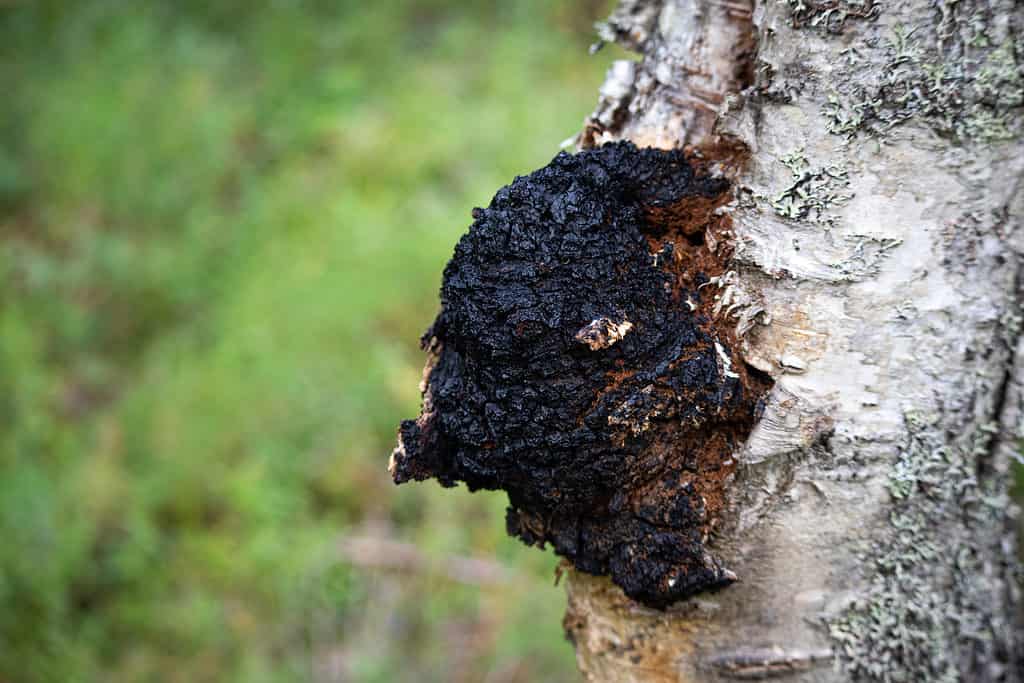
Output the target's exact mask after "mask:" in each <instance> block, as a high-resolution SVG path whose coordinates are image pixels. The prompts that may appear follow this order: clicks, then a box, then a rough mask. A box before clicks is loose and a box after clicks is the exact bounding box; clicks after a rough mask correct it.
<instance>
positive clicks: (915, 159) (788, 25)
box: [565, 0, 1024, 681]
mask: <svg viewBox="0 0 1024 683" xmlns="http://www.w3.org/2000/svg"><path fill="white" fill-rule="evenodd" d="M1022 15H1024V5H1022V4H1021V3H1015V2H1012V1H1011V0H959V1H957V0H934V1H932V0H904V1H901V2H895V3H889V4H877V3H875V2H874V1H873V0H758V1H757V2H750V0H623V1H622V2H621V3H620V6H619V7H618V9H617V10H616V11H615V12H614V13H613V15H612V17H610V18H609V20H608V22H607V23H606V24H604V25H603V26H602V27H601V30H602V37H603V38H605V39H606V40H615V41H618V42H620V43H621V44H623V45H625V46H626V47H628V48H631V49H633V50H635V51H637V52H639V53H640V55H641V58H640V60H639V61H636V62H632V61H620V62H616V63H615V64H614V65H613V67H612V68H611V69H610V71H609V74H608V78H607V81H606V83H605V84H604V86H603V87H602V89H601V97H600V100H599V103H598V106H597V109H596V110H595V112H594V114H593V115H592V117H591V118H590V119H589V120H588V122H587V124H586V127H585V129H584V131H583V133H582V135H581V137H580V145H581V146H583V147H589V146H594V145H599V144H601V143H603V142H605V141H608V140H614V139H621V138H627V139H631V140H633V141H634V142H636V143H637V144H640V145H652V146H658V147H665V148H668V147H689V148H690V149H692V150H693V151H694V153H695V154H699V155H703V156H704V157H705V159H707V160H708V161H710V162H711V163H712V164H713V165H716V167H717V168H718V169H719V170H720V171H721V172H722V173H724V174H726V175H728V176H729V177H730V178H731V179H732V181H733V183H734V189H735V197H734V201H733V202H732V204H731V205H730V206H729V212H730V215H731V218H732V231H733V233H734V240H735V250H736V251H735V257H734V262H733V264H732V268H731V270H730V271H729V272H728V273H726V275H724V276H722V277H719V278H717V281H716V282H714V283H713V284H712V285H711V286H713V287H715V288H716V289H717V291H716V296H718V297H719V303H720V304H721V305H720V306H719V307H718V309H719V313H718V315H719V316H722V317H723V318H731V319H732V320H734V321H735V323H736V325H737V332H738V333H740V334H741V336H742V339H743V355H744V358H745V360H746V362H747V363H749V364H750V365H751V366H753V367H755V368H758V369H760V370H762V371H763V372H766V373H768V374H770V375H771V376H772V377H773V378H774V380H775V386H774V388H773V389H772V393H771V394H770V397H769V400H768V404H767V407H766V411H765V413H764V416H763V418H762V419H761V422H760V423H759V425H758V426H757V427H756V428H755V430H754V432H753V434H752V435H751V437H750V438H749V440H748V441H747V443H746V444H745V445H744V446H743V448H742V450H741V452H739V453H737V454H736V459H737V460H738V462H739V466H738V469H737V471H736V474H735V476H734V478H733V481H732V482H731V485H730V507H729V512H728V514H727V515H726V516H725V517H724V518H723V519H722V520H721V522H720V524H719V527H718V529H717V533H716V535H715V536H714V538H713V539H712V542H711V546H712V548H713V550H714V552H715V553H716V554H717V555H718V556H719V557H721V558H723V561H724V562H725V564H726V565H727V566H728V567H729V568H730V569H731V570H732V571H734V572H735V573H736V574H737V576H738V577H739V581H738V583H736V584H734V585H732V586H730V587H728V588H726V589H724V590H721V591H719V592H716V593H708V594H702V595H700V596H698V597H697V598H695V599H691V600H688V601H684V602H681V603H678V604H676V605H674V606H673V607H672V608H670V609H669V610H668V611H666V612H660V611H657V610H652V609H648V608H645V607H642V606H640V605H638V604H636V603H634V602H632V601H630V600H629V599H628V598H626V597H625V596H624V595H623V594H622V592H621V591H620V590H619V589H618V588H616V587H615V586H613V585H612V584H611V583H610V582H608V581H607V580H606V579H603V578H596V577H592V576H589V575H585V574H581V573H578V572H573V571H571V570H570V571H569V572H568V579H567V581H566V584H567V592H568V598H569V602H568V609H567V613H566V617H565V628H566V632H567V634H568V635H569V637H570V639H571V640H572V641H573V642H574V644H575V647H576V652H577V660H578V664H579V667H580V669H581V671H582V672H583V674H584V676H585V677H586V679H587V680H591V681H717V680H723V681H731V680H745V679H760V678H779V679H782V680H790V681H849V680H879V681H934V680H942V681H955V680H964V681H1019V680H1022V663H1021V659H1022V653H1021V651H1022V648H1024V642H1022V638H1021V614H1020V605H1021V600H1020V596H1019V593H1020V585H1021V584H1020V570H1019V563H1018V561H1017V549H1016V540H1015V536H1016V533H1015V532H1016V526H1017V519H1016V514H1017V513H1016V509H1015V507H1014V505H1013V504H1012V502H1011V499H1010V497H1009V489H1010V487H1011V480H1012V477H1011V466H1012V465H1011V464H1012V462H1013V460H1014V459H1015V458H1016V457H1018V456H1017V455H1016V454H1017V452H1018V449H1019V444H1020V439H1021V437H1022V422H1024V340H1022V337H1021V334H1020V331H1021V325H1022V322H1021V321H1022V317H1021V310H1020V299H1021V292H1022V263H1024V261H1022V252H1024V230H1022V229H1021V225H1020V224H1021V216H1022V215H1024V197H1022V194H1021V192H1020V189H1021V183H1022V179H1024V144H1022V139H1021V106H1022V102H1024V77H1022V72H1021V58H1022V56H1024V49H1022V47H1024V39H1022V34H1024V16H1022Z"/></svg>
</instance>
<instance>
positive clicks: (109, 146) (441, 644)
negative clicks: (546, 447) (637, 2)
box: [0, 0, 611, 683]
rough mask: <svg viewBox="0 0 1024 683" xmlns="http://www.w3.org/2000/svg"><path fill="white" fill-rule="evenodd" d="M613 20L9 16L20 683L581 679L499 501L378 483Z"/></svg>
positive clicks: (407, 13)
mask: <svg viewBox="0 0 1024 683" xmlns="http://www.w3.org/2000/svg"><path fill="white" fill-rule="evenodd" d="M608 4H609V3H608V2H604V1H595V2H551V1H545V0H536V1H533V2H515V3H513V2H508V1H488V2H471V1H469V0H466V1H464V2H456V1H454V0H428V1H420V2H402V1H392V2H354V1H345V0H342V1H341V2H298V1H292V2H288V1H278V2H252V1H248V0H247V1H246V2H242V1H241V0H229V1H222V2H206V1H200V0H173V1H171V0H168V1H166V2H130V3H129V2H112V1H103V0H96V1H91V0H86V1H82V2H67V1H61V2H43V1H40V2H28V1H25V2H10V1H9V2H7V3H0V85H2V90H0V92H2V94H3V103H2V104H0V278H2V289H0V681H3V683H23V682H29V683H31V682H34V681H109V682H120V681H153V680H167V681H189V682H195V681H232V680H237V681H246V682H251V683H255V682H259V681H290V680H345V681H348V680H352V681H456V682H458V681H481V680H486V681H494V682H505V683H508V682H514V681H545V680H549V681H564V680H573V679H575V673H574V666H573V657H572V649H571V647H570V646H569V645H568V644H567V643H566V642H565V640H564V638H563V636H562V633H561V627H560V620H561V613H562V609H563V604H564V598H563V596H562V592H561V589H560V588H556V587H554V586H553V568H554V566H555V563H556V559H555V558H554V557H553V556H552V555H551V554H550V553H542V552H539V551H537V550H534V549H528V548H525V547H523V546H521V545H519V544H518V543H517V542H516V541H513V540H511V539H509V538H507V537H506V536H505V534H504V531H503V528H504V524H503V516H504V507H505V500H504V496H503V495H502V494H476V495H472V496H471V495H469V494H467V493H466V492H465V491H464V490H463V489H459V490H443V489H441V488H440V487H438V486H437V485H436V484H433V483H427V484H421V485H409V486H405V487H402V488H395V487H394V486H393V485H392V484H391V482H390V480H389V477H388V475H387V472H386V469H385V468H386V463H387V458H388V454H389V452H390V449H391V446H392V443H393V439H394V435H395V428H396V426H397V423H398V421H399V420H400V419H401V418H403V417H412V416H414V415H415V414H416V412H417V409H418V405H419V395H418V391H417V385H418V382H419V379H420V372H421V367H422V364H423V360H424V357H423V354H422V353H421V351H420V350H419V349H418V345H417V339H418V337H419V335H420V334H421V333H422V332H423V331H424V329H425V328H426V327H427V325H428V324H429V322H430V321H431V319H432V317H433V315H434V313H435V311H436V308H437V287H438V285H439V283H440V272H441V269H442V267H443V265H444V263H445V261H446V260H447V258H448V256H449V255H450V253H451V250H452V247H453V245H454V243H455V241H456V240H457V239H458V237H459V235H460V234H461V233H462V232H463V231H464V230H465V229H466V227H467V226H468V224H469V222H470V220H471V219H470V210H471V208H472V207H473V206H479V205H486V203H487V202H488V201H489V199H490V197H491V195H492V194H493V193H494V191H495V190H496V189H497V188H498V187H500V186H501V185H503V184H505V183H507V182H509V181H510V180H511V179H512V178H513V177H514V176H515V175H516V174H520V173H526V172H528V171H530V170H532V169H534V168H536V167H538V166H541V165H543V164H544V163H546V162H547V161H548V160H549V159H550V157H551V156H553V155H554V154H555V153H556V152H557V150H558V144H559V142H560V141H562V140H563V139H565V138H567V137H569V136H571V135H573V134H574V133H575V132H577V131H578V130H579V128H580V124H581V122H582V120H583V118H584V116H585V115H586V114H587V113H588V112H589V111H590V109H591V108H592V106H593V104H594V102H595V100H596V92H597V89H598V87H599V85H600V82H601V79H602V75H603V72H604V70H605V68H606V67H607V66H608V64H609V62H610V59H611V55H610V54H609V53H607V52H602V53H599V55H598V56H594V57H589V56H588V55H587V46H588V44H589V43H590V41H591V40H592V39H593V31H592V28H591V24H592V22H593V21H594V20H596V19H599V18H601V17H602V16H603V14H604V12H605V11H606V10H607V8H608V7H607V6H608ZM353 535H355V536H360V537H366V536H371V537H374V538H381V539H386V540H389V541H395V542H406V543H412V544H415V547H416V548H418V549H419V553H420V555H419V557H417V558H415V560H416V561H415V562H414V563H413V564H412V565H410V566H406V567H405V568H404V569H402V570H393V569H386V568H376V569H374V568H372V567H365V566H361V565H358V563H356V564H353V562H352V561H350V560H351V554H350V553H347V552H346V550H345V548H346V546H345V544H344V541H345V539H346V538H350V537H351V536H353ZM452 556H471V557H482V558H486V559H488V560H490V561H496V562H500V563H502V564H503V565H505V566H507V567H508V568H509V571H508V572H507V574H506V575H503V576H504V578H503V579H502V580H501V581H499V582H497V583H494V582H487V581H478V580H473V581H469V582H468V583H463V582H459V581H454V580H451V578H450V577H448V576H446V565H445V562H446V561H447V560H446V558H449V557H452ZM385 559H387V558H385Z"/></svg>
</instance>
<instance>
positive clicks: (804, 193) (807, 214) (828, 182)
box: [768, 147, 853, 227]
mask: <svg viewBox="0 0 1024 683" xmlns="http://www.w3.org/2000/svg"><path fill="white" fill-rule="evenodd" d="M779 163H781V164H782V165H783V166H785V167H786V168H787V169H789V173H790V179H789V183H788V184H787V185H786V187H784V188H783V189H782V190H780V191H779V192H777V193H776V194H774V195H773V196H772V197H770V198H768V201H769V203H770V204H771V207H772V210H774V211H775V213H776V215H778V216H781V217H782V218H787V219H789V220H795V221H807V222H811V223H817V224H819V225H824V226H826V227H831V226H832V225H834V224H835V222H836V221H837V220H838V216H836V215H834V214H833V213H831V211H832V209H834V208H836V207H838V206H841V205H843V204H845V203H846V202H848V201H850V199H852V198H853V194H851V193H849V192H846V191H845V190H846V188H847V187H849V185H850V178H849V173H848V172H847V170H846V168H845V166H843V165H840V164H829V165H826V166H821V167H812V166H811V163H810V161H809V160H808V159H807V156H806V155H805V154H804V149H803V148H802V147H799V148H797V149H794V150H792V151H791V152H789V153H788V154H786V155H784V156H782V157H780V158H779Z"/></svg>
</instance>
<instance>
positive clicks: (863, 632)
mask: <svg viewBox="0 0 1024 683" xmlns="http://www.w3.org/2000/svg"><path fill="white" fill-rule="evenodd" d="M906 422H907V426H908V428H909V433H910V436H909V438H908V441H907V443H906V444H905V446H904V447H903V449H902V452H901V454H900V457H899V460H898V462H897V463H896V465H895V467H894V469H893V472H892V475H891V478H890V481H889V491H890V494H891V495H892V498H893V508H892V512H891V516H890V529H889V533H888V534H887V536H886V538H885V539H884V540H883V541H881V542H878V541H877V540H876V541H873V542H872V543H871V544H870V545H865V547H864V548H863V551H862V557H861V559H862V561H863V562H864V566H865V567H868V568H870V569H869V571H870V572H871V573H872V579H871V583H870V586H869V589H868V591H867V594H866V597H864V598H863V599H861V600H859V601H857V602H855V603H854V604H853V605H851V606H850V607H849V608H848V609H847V610H846V611H845V612H844V613H843V614H842V615H841V616H839V617H838V618H834V619H831V620H829V621H828V622H827V626H828V631H829V635H830V636H831V638H832V640H833V643H834V646H835V650H836V653H837V655H838V662H839V665H840V666H842V667H843V668H844V669H845V670H846V671H847V672H848V673H849V674H850V675H851V676H852V677H853V678H854V679H855V680H869V681H885V682H893V683H895V682H898V681H906V682H908V683H909V682H911V681H949V682H951V683H952V682H953V681H961V680H975V679H976V678H979V677H983V678H984V680H1002V679H1003V675H1004V674H1006V676H1007V677H1008V678H1012V673H1011V671H1010V667H1012V666H1013V660H1014V657H1015V656H1016V654H1015V651H1016V648H1017V647H1018V646H1019V634H1018V633H1017V632H1016V629H1015V624H1014V623H1012V620H1010V619H1008V618H1005V617H1004V616H1003V615H1006V614H1010V613H1012V610H1007V609H1005V607H1004V605H1005V602H1006V601H1018V602H1019V599H1020V598H1019V595H1018V593H1019V591H1018V590H1016V588H1015V581H1014V580H1013V577H1009V580H1007V579H1008V577H1007V574H1009V573H1012V572H1016V571H1019V568H1011V567H1006V566H1004V565H1003V564H1002V560H1003V559H1004V558H1003V557H1002V556H1001V554H1000V553H999V552H997V550H998V549H994V548H990V547H987V546H984V545H983V544H982V542H980V541H978V540H977V539H979V538H989V537H990V536H989V535H988V534H987V533H975V531H980V530H986V532H987V530H990V529H992V528H1000V527H1003V528H1007V529H1009V528H1010V524H1009V523H1008V522H1009V520H1008V516H1009V514H1010V513H1009V511H1011V510H1012V509H1013V505H1012V502H1011V500H1010V498H1009V496H1008V495H1007V492H1006V487H1005V486H1004V485H1000V484H994V483H991V482H988V481H983V480H979V478H978V476H977V475H976V463H977V461H978V459H979V458H983V457H985V454H986V453H987V452H988V449H989V445H990V443H991V438H992V429H991V428H990V427H983V428H980V429H978V430H977V431H976V432H975V434H974V437H973V438H972V439H970V440H968V441H967V442H966V444H964V445H960V446H950V445H949V444H948V441H947V439H946V437H945V435H944V433H943V431H942V429H941V426H940V424H939V422H940V421H939V418H938V416H937V415H923V414H908V415H907V416H906ZM1009 542H1011V543H1012V541H1009ZM982 668H984V671H985V675H984V676H980V672H981V671H982Z"/></svg>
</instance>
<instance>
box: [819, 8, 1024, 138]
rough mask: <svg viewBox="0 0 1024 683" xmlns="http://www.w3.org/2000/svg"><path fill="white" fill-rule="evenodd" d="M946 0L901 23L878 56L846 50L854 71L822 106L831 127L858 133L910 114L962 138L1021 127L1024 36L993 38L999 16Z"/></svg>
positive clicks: (1012, 132)
mask: <svg viewBox="0 0 1024 683" xmlns="http://www.w3.org/2000/svg"><path fill="white" fill-rule="evenodd" d="M963 4H964V5H965V7H961V3H957V2H940V3H938V10H937V11H938V14H937V17H936V20H935V21H934V22H932V24H930V25H924V26H921V27H918V28H915V29H913V30H907V29H906V28H904V27H902V26H899V25H897V26H896V27H894V29H893V31H892V35H891V36H890V37H889V38H888V39H887V40H886V41H884V42H883V43H882V45H881V46H880V47H879V48H876V49H881V50H882V53H883V54H882V57H881V63H882V65H881V67H880V68H878V67H877V65H878V58H877V56H870V57H865V54H864V53H863V52H862V51H861V50H859V49H850V50H846V51H844V52H843V55H842V56H843V64H842V66H843V70H844V71H845V72H847V73H849V74H850V75H851V78H849V79H848V80H847V81H844V82H841V85H839V86H838V89H837V90H835V91H834V92H832V93H831V94H830V95H829V97H828V101H827V102H826V104H825V105H824V108H823V113H824V115H825V118H826V120H827V125H828V130H829V131H830V132H831V133H834V134H836V135H843V136H846V137H849V138H852V137H854V136H856V135H857V134H860V133H865V134H872V135H875V136H879V137H881V136H883V135H884V134H885V133H886V132H888V131H889V130H891V129H892V128H894V127H895V126H897V125H899V124H902V123H904V122H906V121H909V120H912V119H919V120H921V121H923V122H926V123H928V124H929V125H931V126H932V127H933V128H934V129H936V130H937V131H938V132H939V133H940V134H944V135H947V136H950V137H953V138H956V139H959V140H973V141H980V142H994V141H998V140H1005V139H1010V138H1013V137H1015V136H1016V135H1018V134H1019V132H1020V128H1021V126H1020V119H1021V113H1022V106H1024V68H1022V66H1024V65H1022V54H1024V38H1022V37H1021V36H1020V35H1013V34H1012V33H1011V34H1010V35H1009V36H1008V37H1004V38H1002V39H1001V41H1000V42H993V41H992V39H991V38H990V37H989V36H990V34H992V33H996V32H995V31H993V30H992V29H991V27H990V25H989V24H990V23H991V22H993V21H995V19H993V18H992V17H991V16H989V15H988V14H985V15H982V14H981V13H980V11H978V10H974V11H972V9H971V8H970V7H968V6H966V5H968V3H963Z"/></svg>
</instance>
